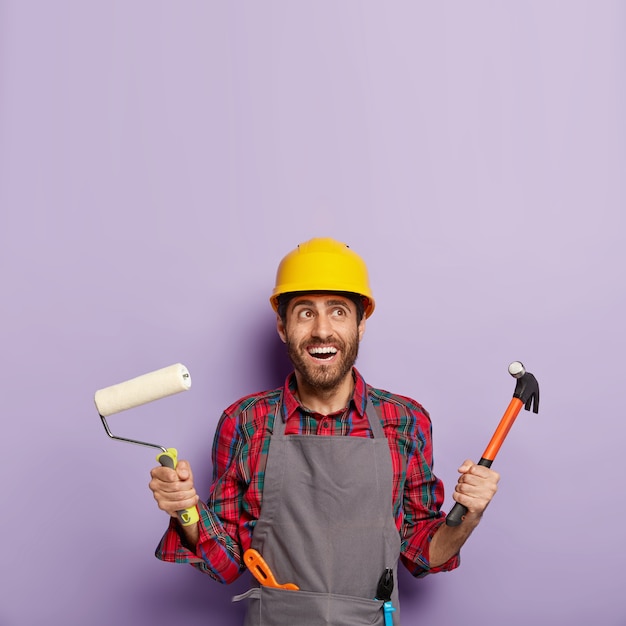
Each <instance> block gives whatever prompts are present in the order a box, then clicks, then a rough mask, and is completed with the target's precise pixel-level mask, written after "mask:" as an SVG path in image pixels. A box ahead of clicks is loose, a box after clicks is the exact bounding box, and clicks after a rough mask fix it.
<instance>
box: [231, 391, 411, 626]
mask: <svg viewBox="0 0 626 626" xmlns="http://www.w3.org/2000/svg"><path fill="white" fill-rule="evenodd" d="M367 417H368V420H369V423H370V428H371V430H372V433H373V436H374V437H373V439H372V438H363V437H350V436H330V437H328V436H315V435H287V436H285V434H284V433H285V424H284V421H283V419H282V411H281V410H280V404H279V409H278V410H277V413H276V415H275V417H274V431H273V434H272V436H271V440H270V448H269V452H268V458H267V467H266V472H265V482H264V487H263V504H262V509H261V515H260V517H259V519H258V521H257V524H256V527H255V529H254V534H253V537H252V547H253V548H255V549H256V550H258V551H259V552H260V553H261V555H262V556H263V558H264V559H265V561H266V562H267V564H268V566H269V568H270V569H271V570H272V573H273V574H274V576H275V577H276V580H277V581H278V582H279V583H281V584H284V583H287V582H291V583H295V584H296V585H298V587H299V588H300V590H299V591H290V590H285V589H275V588H271V587H266V586H262V587H258V588H254V589H251V590H250V591H248V592H247V593H245V594H242V595H241V596H238V597H237V598H234V600H241V599H244V598H245V599H246V600H247V601H248V603H249V604H248V612H247V615H246V620H245V626H321V625H333V626H346V625H350V626H360V625H364V624H368V625H381V626H382V625H383V624H384V614H383V607H382V602H380V601H376V600H374V597H375V595H376V587H377V583H378V580H379V578H380V576H381V574H382V573H383V572H384V570H385V568H388V567H390V568H392V569H393V571H394V580H395V581H397V580H398V578H397V571H396V566H397V561H398V557H399V555H400V535H399V533H398V530H397V528H396V525H395V521H394V519H393V506H392V498H393V495H392V492H393V468H392V462H391V452H390V450H389V445H388V443H387V439H386V438H385V435H384V432H383V428H382V425H381V422H380V419H379V418H378V416H377V414H376V412H375V411H374V409H373V408H372V407H371V404H370V403H369V402H368V404H367ZM392 601H393V606H394V607H395V608H396V611H395V612H394V613H393V614H392V615H393V623H394V625H397V624H399V623H400V620H399V610H398V592H397V585H396V586H395V588H394V591H393V596H392Z"/></svg>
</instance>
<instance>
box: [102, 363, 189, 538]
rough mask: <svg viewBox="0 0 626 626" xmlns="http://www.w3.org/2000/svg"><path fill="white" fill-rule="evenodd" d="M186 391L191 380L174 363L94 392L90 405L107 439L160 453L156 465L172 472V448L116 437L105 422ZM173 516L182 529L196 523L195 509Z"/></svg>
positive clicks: (174, 461) (174, 462) (175, 459)
mask: <svg viewBox="0 0 626 626" xmlns="http://www.w3.org/2000/svg"><path fill="white" fill-rule="evenodd" d="M190 387H191V376H190V374H189V370H188V369H187V368H186V367H185V366H184V365H182V364H181V363H175V364H174V365H169V366H168V367H164V368H162V369H159V370H155V371H154V372H149V373H147V374H143V375H141V376H137V377H136V378H131V379H130V380H127V381H125V382H122V383H118V384H117V385H111V386H110V387H105V388H104V389H98V391H96V393H95V396H94V401H95V403H96V408H97V409H98V414H99V415H100V419H101V420H102V425H103V426H104V430H105V431H106V433H107V435H108V436H109V437H110V438H111V439H116V440H117V441H125V442H127V443H134V444H136V445H139V446H147V447H149V448H156V449H158V450H161V452H160V453H159V454H158V456H157V461H158V462H159V463H160V464H161V465H163V466H164V467H171V468H172V469H176V465H177V463H178V451H177V450H176V448H164V447H163V446H159V445H157V444H154V443H148V442H146V441H137V440H135V439H127V438H125V437H118V436H117V435H114V434H113V433H112V432H111V429H110V428H109V425H108V424H107V421H106V418H107V417H109V416H111V415H115V414H116V413H121V412H122V411H126V410H128V409H133V408H135V407H138V406H141V405H142V404H148V402H153V401H154V400H160V399H161V398H166V397H167V396H171V395H174V394H176V393H180V392H181V391H187V390H188V389H189V388H190ZM177 513H178V518H179V520H180V523H181V524H182V525H183V526H189V525H190V524H194V523H195V522H197V521H198V519H199V517H198V509H197V508H196V507H193V508H191V509H184V510H181V511H177Z"/></svg>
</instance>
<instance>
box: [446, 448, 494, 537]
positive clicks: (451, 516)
mask: <svg viewBox="0 0 626 626" xmlns="http://www.w3.org/2000/svg"><path fill="white" fill-rule="evenodd" d="M491 463H492V461H490V460H489V459H480V461H478V465H482V466H483V467H491ZM466 514H467V507H466V506H463V505H462V504H459V503H458V502H457V503H456V504H455V505H454V506H453V507H452V509H450V513H448V515H447V517H446V525H447V526H459V525H460V523H461V522H462V521H463V518H464V517H465V515H466Z"/></svg>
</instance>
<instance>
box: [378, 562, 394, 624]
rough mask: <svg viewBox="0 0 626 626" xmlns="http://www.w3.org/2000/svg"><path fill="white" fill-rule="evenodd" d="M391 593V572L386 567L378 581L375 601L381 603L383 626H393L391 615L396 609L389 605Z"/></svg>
mask: <svg viewBox="0 0 626 626" xmlns="http://www.w3.org/2000/svg"><path fill="white" fill-rule="evenodd" d="M392 591H393V570H392V569H391V568H390V567H387V568H386V569H385V571H384V572H383V574H382V576H381V577H380V578H379V580H378V587H377V588H376V598H375V600H380V601H381V602H382V603H383V611H384V613H385V626H393V616H392V615H391V614H392V613H393V612H394V611H395V610H396V609H395V607H394V606H393V604H392V603H391V592H392Z"/></svg>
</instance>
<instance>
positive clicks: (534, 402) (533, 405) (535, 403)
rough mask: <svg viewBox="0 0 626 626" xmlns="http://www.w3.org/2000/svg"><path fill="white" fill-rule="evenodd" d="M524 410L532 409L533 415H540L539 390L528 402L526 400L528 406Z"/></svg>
mask: <svg viewBox="0 0 626 626" xmlns="http://www.w3.org/2000/svg"><path fill="white" fill-rule="evenodd" d="M524 408H525V409H526V410H527V411H530V410H531V409H532V412H533V413H539V388H537V391H536V393H533V394H532V395H531V396H530V398H528V400H526V404H525V405H524Z"/></svg>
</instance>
